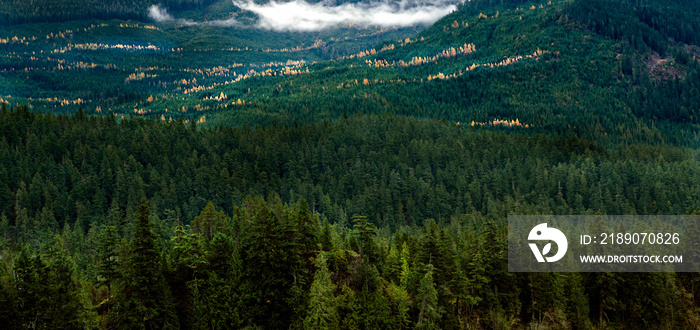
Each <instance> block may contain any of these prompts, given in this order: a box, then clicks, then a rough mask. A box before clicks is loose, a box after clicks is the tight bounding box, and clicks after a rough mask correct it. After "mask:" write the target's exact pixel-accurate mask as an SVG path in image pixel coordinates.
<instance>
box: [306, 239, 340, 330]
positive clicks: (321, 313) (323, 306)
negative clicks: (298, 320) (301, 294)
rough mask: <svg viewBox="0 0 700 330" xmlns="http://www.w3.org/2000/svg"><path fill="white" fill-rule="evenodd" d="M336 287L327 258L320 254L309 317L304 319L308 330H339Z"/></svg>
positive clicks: (310, 301) (311, 294)
mask: <svg viewBox="0 0 700 330" xmlns="http://www.w3.org/2000/svg"><path fill="white" fill-rule="evenodd" d="M334 290H335V285H334V284H333V283H332V282H331V277H330V272H329V271H328V266H327V265H326V258H325V256H324V255H323V253H322V252H321V253H319V254H318V257H317V259H316V274H315V275H314V281H313V283H312V284H311V292H310V295H309V308H308V315H307V316H306V318H305V319H304V328H306V329H337V328H338V325H339V324H338V322H339V318H340V316H339V314H338V310H337V305H336V298H335V295H334V294H333V291H334Z"/></svg>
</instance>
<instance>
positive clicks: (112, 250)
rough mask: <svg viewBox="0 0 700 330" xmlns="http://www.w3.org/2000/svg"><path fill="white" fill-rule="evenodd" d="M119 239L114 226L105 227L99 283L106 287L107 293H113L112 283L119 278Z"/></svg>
mask: <svg viewBox="0 0 700 330" xmlns="http://www.w3.org/2000/svg"><path fill="white" fill-rule="evenodd" d="M118 244H119V237H118V236H117V231H116V229H115V227H114V226H107V227H105V230H104V232H103V233H102V238H101V240H100V252H99V256H98V258H99V259H98V261H99V265H98V267H97V275H98V276H99V278H98V281H97V283H98V284H100V285H106V286H107V291H108V292H112V282H113V281H114V280H115V279H116V278H117V277H118V276H119V250H118V249H119V245H118Z"/></svg>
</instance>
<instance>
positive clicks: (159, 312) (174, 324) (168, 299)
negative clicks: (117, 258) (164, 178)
mask: <svg viewBox="0 0 700 330" xmlns="http://www.w3.org/2000/svg"><path fill="white" fill-rule="evenodd" d="M150 215H151V210H150V203H149V202H148V200H146V199H142V200H141V203H140V204H139V206H138V210H137V211H136V213H135V218H136V223H135V226H134V238H133V240H132V241H131V244H130V245H129V249H128V252H127V253H126V256H127V257H126V260H125V263H124V277H123V278H122V279H121V281H120V285H119V286H120V292H119V293H118V294H117V302H116V304H115V307H114V308H113V309H112V310H111V311H110V315H109V318H110V322H109V323H110V324H109V326H110V328H116V329H179V328H180V325H179V320H178V318H177V316H176V314H175V311H174V304H173V301H172V296H171V293H170V288H169V287H168V285H167V283H166V281H165V276H164V275H163V265H162V259H161V255H160V252H159V251H158V245H157V240H156V235H155V234H154V233H153V224H151V223H150V221H149V217H150Z"/></svg>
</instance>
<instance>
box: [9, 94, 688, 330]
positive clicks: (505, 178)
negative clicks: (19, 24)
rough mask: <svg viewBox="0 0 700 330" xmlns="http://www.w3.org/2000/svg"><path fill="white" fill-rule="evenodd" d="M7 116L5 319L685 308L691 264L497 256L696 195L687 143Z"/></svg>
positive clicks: (643, 318)
mask: <svg viewBox="0 0 700 330" xmlns="http://www.w3.org/2000/svg"><path fill="white" fill-rule="evenodd" d="M0 125H1V126H0V128H1V129H0V132H2V133H0V184H1V186H0V198H2V200H1V201H0V205H2V206H3V208H2V210H1V212H2V214H1V215H0V218H1V219H2V221H0V231H2V235H1V236H0V246H1V247H2V256H3V261H4V262H3V263H0V265H1V266H2V268H0V270H2V273H0V279H2V281H0V307H2V308H0V311H1V312H2V313H0V324H2V325H3V328H6V329H14V328H17V329H21V328H27V327H33V326H34V325H36V326H37V327H50V328H60V327H64V326H67V327H69V328H94V327H97V326H102V327H105V328H124V329H127V328H129V329H130V328H133V327H134V326H137V325H138V326H140V325H143V324H151V325H152V326H155V327H168V328H198V327H205V328H212V327H213V328H240V327H244V326H262V327H265V328H288V327H289V326H292V327H301V326H303V325H313V326H314V327H322V328H323V327H327V328H341V329H357V328H360V329H374V328H413V327H414V326H415V327H419V328H420V327H429V328H430V327H440V328H458V327H466V326H467V325H470V326H475V327H480V328H492V327H498V326H503V325H504V324H511V325H513V324H516V325H519V326H525V325H528V324H529V325H540V326H545V327H555V325H556V324H578V325H577V327H581V328H589V327H591V326H592V325H593V324H595V325H604V326H622V327H627V326H629V327H654V326H661V325H668V324H672V325H673V326H674V327H679V328H687V327H693V326H694V324H695V323H694V322H695V321H694V320H695V319H696V315H695V313H696V312H695V311H696V308H697V306H696V302H694V301H693V300H689V299H688V298H687V297H688V296H687V295H686V293H687V294H690V296H694V295H696V294H697V293H696V290H697V289H696V288H697V285H696V283H697V280H698V279H697V274H667V273H662V274H614V273H606V274H595V273H591V274H514V273H508V272H507V264H506V262H505V261H506V258H507V250H506V233H505V231H504V230H505V227H504V224H503V221H504V219H505V217H506V215H507V214H540V213H541V214H552V213H553V214H593V213H596V212H604V213H609V214H635V213H638V214H664V213H668V214H686V213H691V212H693V210H695V211H694V212H696V213H697V212H700V208H699V207H700V205H698V201H700V196H698V193H699V192H698V190H697V187H698V186H700V182H698V181H697V180H698V179H700V166H699V165H698V164H700V163H699V162H698V160H699V157H700V155H699V154H698V152H697V150H692V149H680V148H671V147H663V148H662V147H652V146H646V145H633V146H627V147H619V148H617V149H615V150H608V149H605V148H602V147H600V146H598V145H597V144H596V143H594V142H591V141H587V140H584V139H577V138H568V139H567V138H549V137H546V136H525V135H519V134H504V133H498V132H493V131H489V130H475V129H473V128H464V127H461V126H457V125H454V124H449V123H446V122H440V121H435V120H418V119H413V118H406V117H399V116H392V115H382V116H376V115H354V116H351V117H349V118H342V119H340V120H337V121H333V122H331V121H323V122H319V123H316V124H309V125H301V126H294V127H285V126H279V125H277V126H275V125H273V126H269V127H266V128H257V129H251V128H248V127H242V128H231V127H218V128H208V129H197V128H196V126H194V125H189V126H188V125H185V124H184V123H183V122H182V121H176V122H171V123H162V122H158V121H155V120H149V119H142V118H134V119H128V120H123V121H121V122H117V121H116V120H115V119H114V118H113V117H110V116H107V117H94V116H86V115H85V114H84V113H82V111H80V112H78V114H77V115H75V116H58V117H56V116H53V115H46V114H40V113H33V112H30V111H28V109H26V108H24V107H19V108H17V109H11V110H7V109H2V110H1V111H0ZM247 195H248V196H251V195H257V196H261V195H268V196H269V197H268V198H267V199H263V198H262V197H256V198H251V197H247V198H246V196H247ZM302 196H303V197H302ZM120 240H121V243H120ZM98 247H99V248H98ZM7 260H12V263H7V262H5V261H7ZM39 279H41V280H39ZM679 290H680V291H679ZM57 299H60V303H58V302H59V300H57ZM659 301H662V302H664V303H663V304H659V303H658V302H659ZM93 306H96V307H93ZM671 310H673V311H674V313H671V312H670V311H671ZM15 311H17V312H15ZM20 311H21V312H20ZM68 311H70V313H68ZM640 311H641V312H640ZM57 315H60V316H61V317H60V318H59V317H56V316H57Z"/></svg>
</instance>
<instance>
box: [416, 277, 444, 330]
mask: <svg viewBox="0 0 700 330" xmlns="http://www.w3.org/2000/svg"><path fill="white" fill-rule="evenodd" d="M433 270H434V268H433V265H428V272H426V273H425V275H424V276H423V279H422V280H421V281H420V289H419V290H418V295H417V296H416V303H417V304H418V306H419V307H420V314H419V315H418V322H416V329H439V326H438V322H439V321H440V318H441V317H442V315H441V314H442V313H441V311H440V307H439V306H438V293H437V290H436V289H435V283H433Z"/></svg>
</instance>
